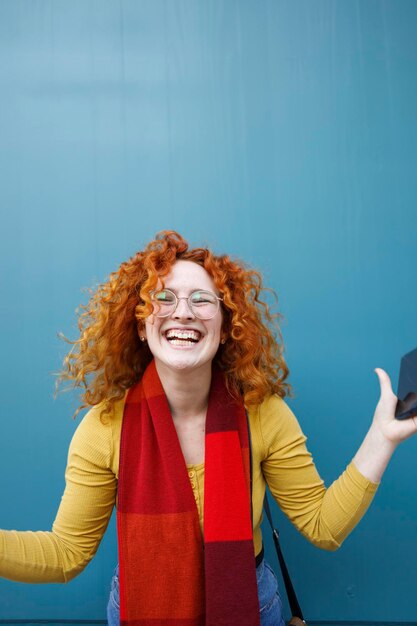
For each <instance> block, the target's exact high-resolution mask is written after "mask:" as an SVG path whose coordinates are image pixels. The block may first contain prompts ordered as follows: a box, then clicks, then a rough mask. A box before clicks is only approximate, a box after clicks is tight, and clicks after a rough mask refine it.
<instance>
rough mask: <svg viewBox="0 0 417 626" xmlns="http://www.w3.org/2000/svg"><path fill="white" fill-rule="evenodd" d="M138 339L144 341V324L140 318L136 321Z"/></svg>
mask: <svg viewBox="0 0 417 626" xmlns="http://www.w3.org/2000/svg"><path fill="white" fill-rule="evenodd" d="M138 335H139V339H140V340H141V341H142V342H143V343H144V342H145V341H146V326H145V324H144V322H143V321H142V320H139V321H138Z"/></svg>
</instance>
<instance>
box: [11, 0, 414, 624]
mask: <svg viewBox="0 0 417 626" xmlns="http://www.w3.org/2000/svg"><path fill="white" fill-rule="evenodd" d="M416 61H417V3H416V2H414V1H413V0H402V1H401V2H396V1H395V0H386V1H382V0H379V1H377V0H366V1H364V0H363V1H351V2H348V1H344V0H314V1H310V0H296V1H289V0H288V1H282V0H256V1H255V0H239V1H237V0H210V1H209V2H205V1H203V0H201V1H197V0H195V1H192V0H181V1H180V0H166V1H163V0H149V1H144V0H140V1H127V0H125V1H120V2H116V1H114V0H89V1H88V0H71V1H67V2H65V1H63V0H61V1H60V0H56V1H48V0H37V1H35V0H33V1H23V0H13V1H12V0H9V1H8V0H2V1H1V2H0V88H1V96H2V97H1V99H0V207H1V213H2V217H1V235H0V237H1V239H0V255H1V270H0V276H1V304H0V306H1V325H0V337H1V356H2V359H1V386H2V398H3V401H2V409H1V443H0V494H1V509H0V526H1V527H2V528H8V529H11V528H15V529H20V530H25V529H33V530H35V529H48V528H50V526H51V523H52V521H53V518H54V515H55V511H56V509H57V506H58V504H59V501H60V496H61V493H62V490H63V487H64V478H63V475H64V468H65V460H66V452H67V448H68V443H69V440H70V438H71V436H72V433H73V432H74V429H75V427H76V424H75V423H74V422H73V421H72V420H71V415H72V412H73V410H74V408H75V407H76V398H74V397H73V398H71V397H70V396H69V395H68V394H67V395H62V396H60V397H59V398H58V400H56V401H54V400H53V388H54V378H53V376H52V373H53V372H56V371H57V370H58V369H59V368H60V363H61V361H62V358H63V356H64V354H65V350H66V346H65V344H63V343H62V342H60V341H59V339H58V338H57V332H58V331H63V332H64V333H65V334H67V335H69V336H70V337H72V338H75V337H76V332H77V331H76V317H75V314H74V311H75V308H76V307H77V305H78V304H79V303H80V302H81V301H84V302H85V300H86V295H85V294H84V293H82V292H81V288H82V287H88V286H91V285H94V284H97V283H98V282H100V281H102V280H104V279H105V278H106V276H107V275H108V274H109V273H110V272H111V271H112V270H114V269H115V268H116V267H117V266H118V265H119V264H120V263H121V262H122V261H123V260H125V259H126V258H128V257H129V256H130V255H131V254H133V253H134V252H135V251H136V250H137V249H140V248H141V247H142V246H143V244H144V243H146V242H147V241H148V240H149V239H150V238H152V237H153V235H154V234H155V233H156V232H157V231H158V230H161V229H166V228H174V229H177V230H178V231H179V232H181V233H182V234H183V235H184V236H185V237H187V238H189V240H190V242H191V243H192V244H193V245H199V244H201V243H208V244H209V245H210V246H212V247H213V248H214V249H215V250H216V251H217V252H219V253H221V252H229V253H231V254H232V255H234V256H238V257H241V258H244V259H245V260H246V261H248V262H249V263H251V264H252V265H253V266H255V267H256V268H258V269H259V270H261V271H262V272H263V273H264V276H265V278H266V282H267V284H268V285H270V286H272V287H273V288H274V289H275V290H276V291H277V292H278V297H279V309H280V310H281V311H282V313H283V314H284V316H285V320H284V323H283V333H284V339H285V343H286V357H287V360H288V363H289V367H290V370H291V377H290V382H291V383H292V384H293V386H294V389H295V391H296V397H295V398H294V399H292V400H291V401H290V405H291V407H292V408H293V410H294V411H295V413H296V414H297V416H298V418H299V420H300V422H301V424H302V427H303V429H304V431H305V433H306V434H307V435H308V437H309V440H308V445H309V448H310V449H311V451H312V452H313V454H314V457H315V460H316V463H317V466H318V469H319V471H320V472H321V474H322V476H323V478H324V479H325V481H326V483H327V484H330V483H331V481H332V480H333V479H334V478H336V477H337V476H338V475H339V473H340V472H342V470H343V469H344V467H345V465H346V464H347V463H348V462H349V460H350V459H351V458H352V456H353V455H354V453H355V451H356V449H357V447H358V446H359V444H360V441H361V439H362V437H363V436H364V434H365V432H366V430H367V427H368V425H369V424H370V420H371V418H372V415H373V411H374V408H375V404H376V402H377V399H378V397H379V386H378V380H377V377H376V375H375V374H374V373H373V368H374V367H377V366H380V367H383V368H385V369H386V370H387V371H388V372H389V374H390V375H391V376H392V380H393V384H394V385H395V386H396V384H397V377H398V371H399V358H400V356H401V355H402V354H403V353H404V352H408V351H409V350H411V349H413V348H414V347H416V346H417V332H416V304H417V277H416V253H415V241H416V225H417V219H416V200H417V176H416V157H417V122H416V111H417V71H416V70H417V68H416ZM416 452H417V438H416V439H415V440H413V441H408V442H406V443H404V444H403V445H402V446H401V449H400V450H398V451H397V452H396V454H395V456H394V458H393V461H392V463H391V465H390V467H389V469H388V470H387V472H386V475H385V476H384V479H383V483H382V485H381V487H380V489H379V491H378V493H377V495H376V498H375V501H374V503H373V505H372V507H371V509H370V510H369V512H368V513H367V515H366V517H365V518H364V520H363V521H362V522H361V524H360V525H359V527H358V528H357V529H356V530H355V532H354V533H353V535H351V536H350V537H349V538H348V539H347V540H346V543H345V544H344V545H343V547H342V548H341V549H340V550H339V551H338V552H336V553H325V552H322V551H320V550H317V549H316V548H314V547H312V546H310V545H309V544H308V543H307V542H306V541H305V540H304V539H303V538H302V537H301V536H300V535H299V534H298V533H297V532H296V531H295V530H294V529H293V528H292V527H290V525H289V524H288V522H287V521H286V520H285V519H284V518H283V516H282V515H281V514H280V513H277V518H278V524H279V526H280V528H281V536H282V540H283V544H284V548H285V553H286V556H287V558H288V564H289V567H290V570H291V571H292V572H293V575H294V582H295V585H296V588H297V590H298V591H299V595H300V600H301V603H302V605H303V607H304V610H305V613H306V615H307V616H308V617H310V618H311V619H316V620H318V619H328V620H336V619H346V620H348V619H350V620H355V619H363V620H396V621H400V620H412V619H417V608H416V581H417V564H416V560H417V533H416V530H417V521H416V520H417V497H416V496H417V486H416ZM267 534H269V533H268V532H267ZM268 541H269V537H268ZM268 553H269V555H270V557H271V559H272V561H273V562H275V561H274V558H275V557H274V555H273V552H272V548H271V543H268ZM116 558H117V556H116V541H115V529H114V525H113V523H112V524H111V526H110V527H109V531H108V532H107V534H106V536H105V538H104V540H103V542H102V545H101V547H100V550H99V552H98V554H97V557H96V558H95V559H94V561H93V562H92V563H91V564H90V565H89V566H88V567H87V569H86V570H85V571H84V572H83V574H81V575H80V576H79V577H78V578H77V579H76V580H74V581H73V582H71V583H70V585H69V586H61V585H46V586H43V585H33V586H28V585H23V584H17V583H11V582H9V581H5V580H1V581H0V618H3V619H6V618H9V619H11V618H15V619H18V618H21V619H28V618H38V619H40V618H49V619H52V618H58V617H61V618H64V617H65V618H67V619H104V615H105V604H106V597H107V590H108V586H109V581H110V577H111V571H112V568H113V566H114V564H115V562H116Z"/></svg>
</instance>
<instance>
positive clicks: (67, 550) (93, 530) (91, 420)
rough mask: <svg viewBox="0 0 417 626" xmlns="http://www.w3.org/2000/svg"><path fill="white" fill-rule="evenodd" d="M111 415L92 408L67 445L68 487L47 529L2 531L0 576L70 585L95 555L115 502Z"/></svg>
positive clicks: (66, 476)
mask: <svg viewBox="0 0 417 626" xmlns="http://www.w3.org/2000/svg"><path fill="white" fill-rule="evenodd" d="M112 446H113V440H112V425H111V420H110V418H109V417H107V418H106V421H105V422H104V421H103V420H101V419H100V409H99V408H98V407H96V408H93V409H91V410H90V411H89V412H88V413H87V414H86V416H85V417H84V419H83V420H82V421H81V423H80V425H79V426H78V428H77V430H76V432H75V434H74V436H73V439H72V441H71V444H70V448H69V452H68V463H67V468H66V472H65V480H66V486H65V491H64V493H63V496H62V499H61V503H60V506H59V509H58V512H57V516H56V519H55V521H54V523H53V526H52V530H51V531H49V532H47V531H36V532H33V531H23V532H21V531H15V530H11V531H6V530H0V576H1V577H3V578H9V579H11V580H15V581H20V582H28V583H52V582H68V581H69V580H71V579H72V578H74V577H75V576H76V575H77V574H79V573H80V572H81V571H82V570H83V569H84V567H85V566H86V565H87V563H88V562H89V561H90V560H91V559H92V557H93V556H94V554H95V553H96V551H97V548H98V546H99V543H100V541H101V538H102V536H103V534H104V532H105V530H106V528H107V525H108V523H109V519H110V516H111V513H112V510H113V506H114V503H115V498H116V490H117V479H116V476H115V472H114V470H113V469H112V467H111V459H112V454H113V450H112Z"/></svg>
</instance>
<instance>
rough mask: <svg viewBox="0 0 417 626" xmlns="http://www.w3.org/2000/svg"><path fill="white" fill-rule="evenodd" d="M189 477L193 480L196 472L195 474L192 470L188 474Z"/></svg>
mask: <svg viewBox="0 0 417 626" xmlns="http://www.w3.org/2000/svg"><path fill="white" fill-rule="evenodd" d="M188 476H189V477H190V478H192V477H193V476H195V472H194V470H190V471H189V472H188Z"/></svg>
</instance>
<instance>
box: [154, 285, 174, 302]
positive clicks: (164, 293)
mask: <svg viewBox="0 0 417 626" xmlns="http://www.w3.org/2000/svg"><path fill="white" fill-rule="evenodd" d="M152 297H153V299H154V300H155V301H156V302H158V304H173V303H174V302H175V295H174V294H173V293H172V291H169V289H162V290H161V291H157V292H156V293H154V294H153V296H152Z"/></svg>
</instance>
